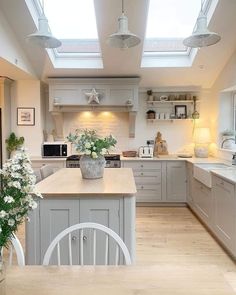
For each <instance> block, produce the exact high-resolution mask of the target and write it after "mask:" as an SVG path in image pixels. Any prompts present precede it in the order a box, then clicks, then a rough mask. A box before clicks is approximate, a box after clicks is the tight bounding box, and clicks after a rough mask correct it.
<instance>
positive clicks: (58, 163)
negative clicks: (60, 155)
mask: <svg viewBox="0 0 236 295" xmlns="http://www.w3.org/2000/svg"><path fill="white" fill-rule="evenodd" d="M31 162H32V168H33V169H34V170H39V169H40V168H41V167H42V166H44V165H50V166H52V167H53V170H54V172H56V171H57V170H59V169H61V168H65V167H66V159H57V160H56V159H43V158H42V159H37V160H36V159H32V160H31Z"/></svg>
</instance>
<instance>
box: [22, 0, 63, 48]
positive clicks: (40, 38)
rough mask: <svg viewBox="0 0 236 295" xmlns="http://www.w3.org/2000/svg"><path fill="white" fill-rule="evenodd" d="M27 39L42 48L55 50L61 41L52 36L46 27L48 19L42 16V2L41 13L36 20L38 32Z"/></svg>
mask: <svg viewBox="0 0 236 295" xmlns="http://www.w3.org/2000/svg"><path fill="white" fill-rule="evenodd" d="M27 39H28V40H29V41H30V42H32V43H34V44H36V45H38V46H40V47H42V48H57V47H60V46H61V41H60V40H58V39H57V38H55V37H53V36H52V33H51V32H50V29H49V26H48V19H47V18H46V16H45V14H44V0H43V1H42V12H41V15H40V16H39V18H38V30H37V31H36V32H35V33H33V34H30V35H28V36H27Z"/></svg>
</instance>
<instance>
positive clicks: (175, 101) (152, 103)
mask: <svg viewBox="0 0 236 295" xmlns="http://www.w3.org/2000/svg"><path fill="white" fill-rule="evenodd" d="M198 102H199V100H196V103H198ZM168 103H169V104H179V103H182V104H185V103H194V101H193V100H164V101H160V100H153V101H148V100H147V104H148V105H152V106H153V105H159V104H168Z"/></svg>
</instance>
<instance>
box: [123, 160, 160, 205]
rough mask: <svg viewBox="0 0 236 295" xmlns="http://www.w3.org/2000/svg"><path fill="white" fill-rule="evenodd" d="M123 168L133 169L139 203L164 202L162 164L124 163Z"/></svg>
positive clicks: (148, 162) (154, 162) (146, 162)
mask: <svg viewBox="0 0 236 295" xmlns="http://www.w3.org/2000/svg"><path fill="white" fill-rule="evenodd" d="M123 167H126V168H132V169H133V173H134V179H135V183H136V188H137V194H136V200H137V202H159V201H162V197H163V192H162V189H163V185H162V182H163V174H162V163H161V162H157V161H153V162H150V161H142V160H140V161H124V163H123Z"/></svg>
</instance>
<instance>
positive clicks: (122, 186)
mask: <svg viewBox="0 0 236 295" xmlns="http://www.w3.org/2000/svg"><path fill="white" fill-rule="evenodd" d="M36 187H37V190H38V191H39V192H41V193H42V194H43V195H50V196H53V195H55V196H57V195H93V196H94V195H114V194H117V195H133V194H135V193H136V186H135V182H134V177H133V172H132V169H130V168H119V169H117V168H107V169H104V177H103V178H100V179H83V178H82V175H81V171H80V169H79V168H63V169H60V170H58V171H57V172H56V173H54V174H52V175H50V176H49V177H47V178H45V179H44V180H42V181H40V182H39V183H38V184H37V185H36Z"/></svg>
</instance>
